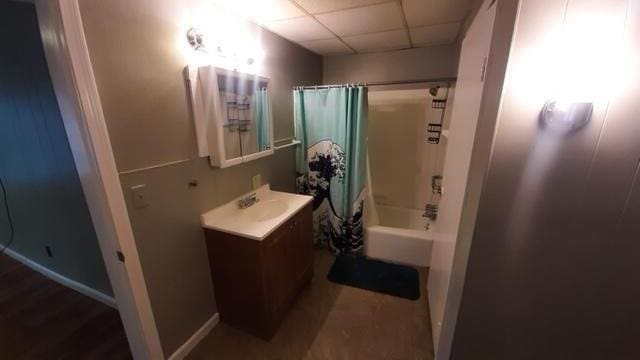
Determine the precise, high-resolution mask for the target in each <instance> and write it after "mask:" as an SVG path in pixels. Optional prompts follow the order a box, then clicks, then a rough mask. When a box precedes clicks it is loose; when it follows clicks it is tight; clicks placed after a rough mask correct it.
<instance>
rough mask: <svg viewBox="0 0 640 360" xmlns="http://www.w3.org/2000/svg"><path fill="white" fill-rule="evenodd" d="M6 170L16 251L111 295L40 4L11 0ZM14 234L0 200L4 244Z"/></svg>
mask: <svg viewBox="0 0 640 360" xmlns="http://www.w3.org/2000/svg"><path fill="white" fill-rule="evenodd" d="M0 176H2V179H3V180H4V182H5V185H6V188H7V191H8V194H7V198H8V201H9V205H10V210H11V215H12V217H13V220H14V225H15V240H14V242H13V244H12V245H11V247H10V249H12V250H14V251H16V252H18V253H19V254H21V255H23V256H26V257H27V258H29V259H31V260H33V261H35V262H37V263H39V264H41V265H43V266H45V267H47V268H50V269H51V270H53V271H55V272H58V273H60V274H62V275H64V276H67V277H69V278H71V279H73V280H76V281H78V282H80V283H83V284H85V285H87V286H89V287H92V288H94V289H96V290H98V291H101V292H103V293H106V294H109V295H111V294H112V291H111V287H110V284H109V280H108V277H107V273H106V269H105V266H104V262H103V260H102V256H101V253H100V250H99V247H98V240H97V237H96V234H95V231H94V229H93V224H92V222H91V218H90V215H89V211H88V208H87V204H86V202H85V198H84V194H83V192H82V187H81V185H80V181H79V178H78V174H77V171H76V168H75V165H74V162H73V157H72V154H71V149H70V148H69V142H68V140H67V136H66V133H65V129H64V126H63V122H62V118H61V115H60V111H59V109H58V104H57V102H56V98H55V93H54V91H53V85H52V82H51V78H50V76H49V71H48V68H47V63H46V59H45V55H44V51H43V48H42V41H41V39H40V33H39V29H38V21H37V18H36V12H35V8H34V6H33V5H32V4H28V3H19V2H13V1H2V2H0ZM0 197H1V194H0ZM2 200H3V199H2V198H0V201H2ZM8 237H9V224H8V220H7V214H6V212H5V209H4V206H0V243H1V244H2V246H3V245H4V244H5V243H6V242H7V241H8ZM46 246H48V247H49V248H50V249H51V256H48V254H47V252H46V250H45V247H46Z"/></svg>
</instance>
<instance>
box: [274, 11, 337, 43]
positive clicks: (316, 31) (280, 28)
mask: <svg viewBox="0 0 640 360" xmlns="http://www.w3.org/2000/svg"><path fill="white" fill-rule="evenodd" d="M265 27H266V28H268V29H269V30H271V31H273V32H274V33H276V34H278V35H280V36H282V37H284V38H287V39H289V40H291V41H294V42H301V41H310V40H322V39H331V38H333V37H334V36H333V34H331V32H330V31H328V30H327V29H325V28H324V27H323V26H322V25H320V24H319V23H318V22H317V21H315V20H314V19H313V18H312V17H311V16H306V17H301V18H295V19H288V20H280V21H275V22H270V23H267V24H265Z"/></svg>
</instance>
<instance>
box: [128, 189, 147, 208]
mask: <svg viewBox="0 0 640 360" xmlns="http://www.w3.org/2000/svg"><path fill="white" fill-rule="evenodd" d="M129 192H130V195H131V201H132V202H133V207H135V208H136V209H144V208H146V207H148V206H149V199H148V196H147V185H145V184H142V185H135V186H132V187H130V188H129Z"/></svg>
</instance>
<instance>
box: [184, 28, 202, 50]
mask: <svg viewBox="0 0 640 360" xmlns="http://www.w3.org/2000/svg"><path fill="white" fill-rule="evenodd" d="M187 41H188V42H189V45H191V47H192V48H193V50H201V51H206V48H205V46H204V34H203V33H202V31H200V29H198V28H195V27H192V28H190V29H189V30H187Z"/></svg>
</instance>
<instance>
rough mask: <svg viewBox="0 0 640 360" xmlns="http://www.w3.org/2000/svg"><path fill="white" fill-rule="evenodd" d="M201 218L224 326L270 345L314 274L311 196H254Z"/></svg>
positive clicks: (268, 192)
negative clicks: (241, 204)
mask: <svg viewBox="0 0 640 360" xmlns="http://www.w3.org/2000/svg"><path fill="white" fill-rule="evenodd" d="M249 195H254V194H247V195H245V196H243V197H240V198H238V199H235V200H234V201H231V202H229V203H227V204H225V205H222V206H220V207H218V208H216V209H213V210H211V211H209V212H207V213H206V214H203V215H202V218H201V220H202V226H203V228H204V231H205V236H206V243H207V252H208V256H209V263H210V266H211V276H212V279H213V283H214V288H215V297H216V303H217V307H218V311H219V313H220V318H221V320H222V321H223V322H225V323H227V324H229V325H231V326H233V327H236V328H239V329H242V330H245V331H247V332H249V333H251V334H254V335H256V336H258V337H261V338H263V339H265V340H269V339H271V338H272V337H273V335H274V334H275V332H276V330H277V329H278V326H279V325H280V323H281V322H282V319H283V318H284V316H285V314H286V312H287V310H288V309H289V308H290V307H291V305H292V304H293V301H294V300H295V298H296V295H297V294H298V293H299V292H300V290H301V289H302V288H303V287H304V286H305V285H306V284H307V283H308V282H309V281H310V279H311V277H312V275H313V240H312V231H313V230H312V218H311V212H312V209H311V200H312V198H311V197H310V196H304V195H296V194H289V193H283V192H277V191H271V190H270V189H269V187H268V185H267V186H263V187H262V188H260V189H258V190H257V191H256V192H255V198H256V199H257V202H255V204H253V205H251V206H249V207H247V208H244V209H243V208H240V207H239V205H238V203H239V201H241V200H243V199H246V198H247V196H249Z"/></svg>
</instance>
